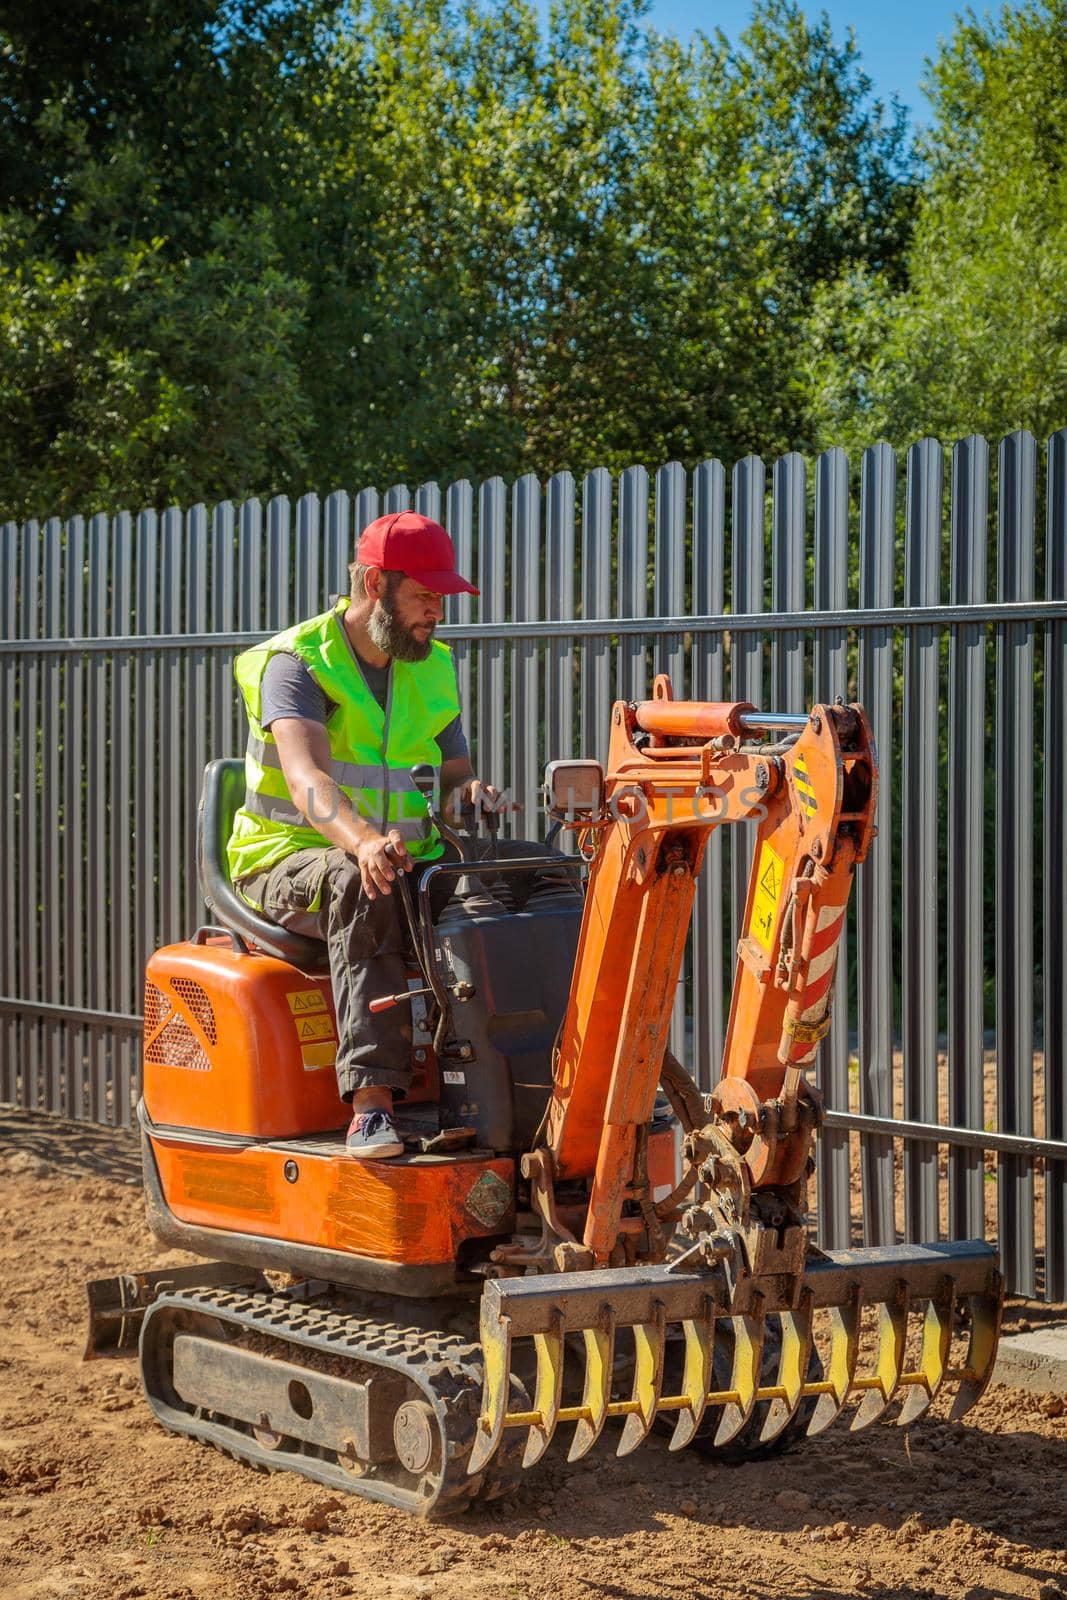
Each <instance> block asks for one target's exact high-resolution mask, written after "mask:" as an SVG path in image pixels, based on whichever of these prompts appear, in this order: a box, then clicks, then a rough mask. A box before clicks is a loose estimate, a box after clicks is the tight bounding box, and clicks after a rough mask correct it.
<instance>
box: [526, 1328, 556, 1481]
mask: <svg viewBox="0 0 1067 1600" xmlns="http://www.w3.org/2000/svg"><path fill="white" fill-rule="evenodd" d="M533 1338H534V1349H535V1350H536V1352H537V1376H536V1379H535V1381H534V1396H533V1410H534V1411H539V1412H540V1414H541V1420H540V1422H535V1423H534V1424H533V1425H532V1427H531V1428H530V1431H529V1433H528V1434H527V1436H526V1449H525V1451H524V1452H523V1457H522V1464H523V1466H524V1467H532V1466H533V1464H534V1462H535V1461H540V1459H541V1457H542V1456H543V1455H544V1453H545V1451H546V1450H547V1449H548V1447H549V1445H550V1444H551V1443H552V1435H553V1434H554V1433H555V1431H556V1421H557V1419H558V1417H559V1402H560V1395H561V1393H562V1391H563V1313H562V1311H559V1310H553V1311H552V1313H551V1314H550V1317H549V1326H548V1328H547V1329H546V1330H545V1332H544V1333H535V1334H534V1336H533Z"/></svg>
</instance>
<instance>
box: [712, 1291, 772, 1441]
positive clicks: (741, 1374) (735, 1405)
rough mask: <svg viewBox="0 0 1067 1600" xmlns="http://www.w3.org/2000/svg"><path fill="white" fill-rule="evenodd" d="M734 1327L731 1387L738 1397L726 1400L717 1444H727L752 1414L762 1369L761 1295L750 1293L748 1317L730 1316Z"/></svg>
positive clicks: (734, 1437) (735, 1436) (717, 1433)
mask: <svg viewBox="0 0 1067 1600" xmlns="http://www.w3.org/2000/svg"><path fill="white" fill-rule="evenodd" d="M730 1320H731V1321H732V1323H733V1327H734V1366H733V1372H732V1373H731V1374H730V1388H731V1390H732V1391H733V1392H734V1394H736V1395H737V1396H738V1398H737V1400H728V1401H727V1402H726V1404H725V1405H724V1406H723V1408H722V1416H721V1417H720V1419H719V1426H718V1429H717V1430H716V1434H715V1443H716V1444H730V1443H731V1441H732V1440H734V1439H736V1438H737V1435H738V1434H739V1433H740V1432H741V1430H742V1428H743V1427H744V1426H745V1423H746V1422H747V1421H748V1419H749V1417H750V1416H751V1415H752V1408H753V1406H754V1405H755V1404H756V1390H757V1389H758V1388H759V1381H760V1372H761V1371H762V1368H763V1296H762V1295H761V1294H753V1296H752V1310H751V1311H750V1312H749V1314H748V1316H745V1317H732V1318H731V1319H730Z"/></svg>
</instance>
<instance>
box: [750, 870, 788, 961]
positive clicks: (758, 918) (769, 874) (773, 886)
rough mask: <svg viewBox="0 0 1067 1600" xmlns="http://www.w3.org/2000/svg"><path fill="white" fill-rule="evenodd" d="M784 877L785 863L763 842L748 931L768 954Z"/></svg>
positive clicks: (772, 938) (772, 939)
mask: <svg viewBox="0 0 1067 1600" xmlns="http://www.w3.org/2000/svg"><path fill="white" fill-rule="evenodd" d="M784 878H785V863H784V862H783V860H782V858H781V856H780V855H778V853H777V851H775V850H772V849H771V847H770V845H769V844H765V845H764V846H763V849H762V850H761V851H760V858H759V872H758V873H757V875H756V894H755V898H754V899H753V901H752V922H751V925H750V926H749V930H748V931H749V933H750V934H751V935H752V937H753V939H755V940H756V942H757V943H758V944H761V945H762V946H763V948H764V950H766V951H767V953H768V955H769V954H770V950H771V944H772V943H773V941H774V924H775V922H776V921H777V918H778V901H779V899H780V898H781V894H782V882H783V880H784Z"/></svg>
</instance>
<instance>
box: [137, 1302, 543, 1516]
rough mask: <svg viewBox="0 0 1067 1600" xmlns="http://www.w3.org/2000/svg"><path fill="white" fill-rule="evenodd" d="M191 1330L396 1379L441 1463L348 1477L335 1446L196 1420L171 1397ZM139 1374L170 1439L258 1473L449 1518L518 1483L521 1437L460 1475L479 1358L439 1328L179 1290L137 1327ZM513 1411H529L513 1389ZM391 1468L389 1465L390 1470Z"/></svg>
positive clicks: (475, 1411) (477, 1399)
mask: <svg viewBox="0 0 1067 1600" xmlns="http://www.w3.org/2000/svg"><path fill="white" fill-rule="evenodd" d="M179 1332H180V1333H198V1334H201V1335H203V1336H206V1337H209V1338H216V1339H219V1338H221V1339H224V1340H225V1341H226V1342H227V1343H230V1342H233V1343H234V1344H236V1345H237V1346H238V1347H240V1344H241V1342H254V1344H255V1346H256V1348H257V1353H264V1352H266V1353H276V1354H277V1355H278V1356H279V1357H280V1358H282V1359H284V1360H285V1361H287V1362H290V1363H294V1364H296V1365H304V1366H311V1367H314V1366H315V1365H317V1364H318V1363H319V1362H321V1361H323V1360H328V1361H329V1362H330V1364H331V1366H332V1367H333V1368H334V1370H335V1371H336V1370H337V1366H338V1364H340V1365H341V1367H342V1369H343V1367H344V1366H345V1364H347V1363H350V1362H351V1363H353V1364H355V1363H358V1366H359V1369H360V1371H361V1375H363V1376H365V1375H366V1373H367V1370H368V1369H372V1370H373V1369H374V1368H379V1369H382V1370H385V1371H388V1372H390V1373H394V1374H399V1375H401V1376H402V1377H404V1378H405V1379H406V1380H407V1382H408V1384H409V1385H410V1386H411V1387H412V1388H413V1389H415V1390H416V1391H418V1393H419V1395H420V1397H421V1398H422V1399H424V1400H426V1401H427V1403H428V1404H429V1405H430V1406H431V1408H432V1410H433V1413H434V1416H435V1418H436V1421H437V1425H438V1428H439V1431H440V1444H441V1448H440V1450H439V1452H438V1454H439V1465H438V1466H437V1467H436V1468H434V1469H432V1470H430V1471H428V1472H427V1473H425V1474H424V1475H423V1476H422V1477H421V1478H414V1477H413V1476H412V1475H411V1474H408V1473H406V1472H405V1471H404V1470H403V1468H401V1467H400V1465H399V1463H398V1462H393V1463H391V1464H390V1463H384V1464H383V1463H379V1464H377V1465H376V1466H373V1467H370V1468H368V1469H367V1471H366V1472H365V1473H364V1475H362V1476H356V1475H355V1474H354V1473H353V1472H352V1471H351V1469H350V1468H349V1467H347V1466H346V1465H345V1464H344V1462H343V1460H342V1459H339V1452H340V1451H341V1450H343V1447H344V1446H343V1441H341V1440H338V1450H337V1451H334V1450H330V1449H324V1448H322V1447H321V1446H319V1445H312V1444H308V1443H306V1442H304V1441H301V1440H299V1439H295V1438H286V1439H285V1441H284V1446H283V1448H280V1449H277V1448H270V1447H268V1446H265V1445H263V1444H261V1443H259V1441H258V1440H257V1439H256V1438H255V1436H254V1434H253V1432H252V1430H251V1429H250V1428H249V1426H248V1425H247V1424H246V1423H244V1422H241V1421H238V1420H236V1419H234V1418H230V1417H226V1416H223V1415H220V1414H219V1413H218V1412H210V1413H208V1414H206V1415H202V1414H200V1408H190V1406H189V1405H187V1403H186V1402H185V1401H184V1400H183V1399H182V1398H181V1397H180V1396H179V1395H178V1393H177V1392H176V1390H175V1388H174V1385H173V1381H172V1373H171V1350H172V1345H173V1340H174V1336H175V1334H177V1333H179ZM141 1378H142V1382H143V1383H144V1388H145V1394H146V1396H147V1399H148V1403H149V1405H150V1406H151V1407H152V1410H153V1411H154V1412H155V1415H156V1416H157V1418H158V1419H159V1421H160V1422H161V1423H162V1424H163V1426H164V1427H165V1428H167V1429H168V1430H169V1431H170V1432H172V1433H181V1434H186V1435H188V1436H189V1437H190V1438H194V1439H199V1440H201V1441H202V1442H204V1443H205V1444H210V1445H213V1446H214V1447H215V1448H216V1449H219V1450H221V1451H224V1452H225V1453H226V1454H228V1455H230V1456H233V1457H234V1459H235V1460H237V1461H243V1462H246V1463H248V1464H249V1465H251V1466H253V1467H257V1468H259V1469H261V1470H263V1471H268V1472H277V1471H292V1472H299V1473H301V1474H302V1475H303V1476H304V1477H307V1478H311V1479H313V1480H314V1481H315V1482H317V1483H322V1484H327V1485H329V1487H330V1488H332V1489H336V1490H340V1491H341V1492H343V1493H345V1494H356V1495H361V1496H363V1497H364V1498H366V1499H369V1500H374V1501H377V1502H379V1503H382V1504H385V1505H393V1506H397V1507H400V1508H402V1509H404V1510H406V1511H410V1512H413V1513H415V1514H416V1515H418V1516H428V1517H433V1518H437V1517H449V1516H455V1515H456V1514H457V1513H459V1512H461V1511H465V1510H466V1509H467V1507H468V1506H469V1505H470V1504H471V1503H472V1502H473V1501H475V1500H478V1499H481V1500H488V1499H495V1498H496V1496H498V1495H500V1494H505V1493H507V1491H508V1490H510V1489H512V1488H513V1487H514V1486H515V1485H516V1483H517V1482H518V1480H519V1477H520V1476H521V1472H522V1466H521V1456H522V1451H521V1440H520V1439H518V1438H515V1437H514V1435H513V1436H512V1438H511V1439H508V1440H505V1443H504V1445H503V1446H502V1447H501V1449H500V1450H498V1451H497V1452H496V1454H495V1456H494V1457H493V1459H492V1460H491V1461H490V1462H489V1463H488V1465H487V1466H486V1468H485V1470H484V1471H483V1472H481V1473H479V1474H478V1475H477V1476H475V1477H471V1476H469V1475H468V1473H467V1460H468V1457H469V1455H470V1450H471V1446H472V1445H473V1443H474V1437H475V1431H476V1428H477V1422H478V1415H479V1412H480V1409H481V1399H482V1361H481V1351H480V1349H479V1347H478V1345H477V1344H472V1343H470V1342H469V1341H468V1340H465V1339H462V1338H459V1337H458V1336H453V1335H450V1334H446V1333H442V1334H435V1333H426V1332H423V1331H421V1330H420V1329H417V1328H401V1327H397V1326H394V1325H392V1324H389V1323H383V1322H379V1321H376V1320H374V1319H373V1318H366V1317H358V1316H355V1315H350V1314H348V1313H345V1312H341V1311H336V1310H331V1309H328V1308H323V1307H322V1306H319V1305H315V1304H310V1305H309V1304H307V1303H306V1302H301V1301H299V1300H297V1299H295V1298H293V1297H289V1296H287V1295H286V1294H285V1292H284V1291H280V1292H276V1293H274V1294H261V1293H249V1292H248V1291H246V1290H241V1289H234V1290H228V1289H188V1290H183V1291H181V1292H177V1293H173V1294H166V1295H161V1296H160V1298H159V1299H158V1300H156V1301H155V1302H154V1303H153V1305H152V1306H151V1307H150V1308H149V1310H148V1311H147V1313H146V1314H145V1319H144V1325H143V1327H142V1330H141ZM512 1404H513V1405H516V1406H522V1405H525V1404H528V1401H527V1400H526V1397H525V1395H524V1393H523V1392H522V1391H521V1388H520V1386H519V1385H517V1384H516V1387H515V1393H514V1395H513V1398H512ZM390 1466H391V1468H392V1470H391V1472H390V1470H389V1469H390Z"/></svg>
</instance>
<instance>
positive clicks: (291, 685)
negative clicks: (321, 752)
mask: <svg viewBox="0 0 1067 1600" xmlns="http://www.w3.org/2000/svg"><path fill="white" fill-rule="evenodd" d="M353 655H354V656H355V659H356V663H357V665H358V667H359V670H360V671H361V672H362V674H363V676H364V678H365V680H366V683H367V688H368V689H369V690H370V692H371V694H372V695H373V696H374V698H375V700H377V702H378V704H379V705H380V706H381V707H382V709H383V711H384V709H385V702H386V697H387V696H388V693H389V671H390V668H389V667H372V666H370V665H369V663H368V662H366V661H364V660H362V659H361V657H359V656H356V655H355V651H353ZM260 693H261V696H262V717H261V719H260V721H261V725H262V726H263V727H264V728H269V727H270V725H271V723H272V722H273V721H274V720H275V719H276V718H277V717H306V718H307V720H308V721H309V722H321V723H324V724H325V722H326V718H327V717H328V716H329V715H330V713H331V711H333V710H334V709H335V707H334V702H333V701H332V700H329V699H328V698H327V696H326V695H325V694H324V693H323V691H322V690H321V689H320V688H319V685H318V684H317V683H316V682H315V679H314V678H313V677H312V675H311V672H310V670H309V669H308V665H307V663H306V662H305V661H302V660H301V659H300V657H299V656H293V655H288V654H287V653H286V652H284V651H282V652H280V653H279V654H278V655H276V656H271V658H270V660H269V661H268V662H267V666H266V670H265V671H264V673H263V682H262V685H261V689H260ZM437 746H438V749H439V750H440V752H441V760H442V761H458V760H460V758H469V755H470V752H469V750H468V748H467V738H466V735H465V734H464V732H463V722H462V719H461V718H460V717H453V719H452V721H451V722H450V723H449V724H448V726H447V727H445V728H442V729H441V732H440V733H439V734H438V735H437Z"/></svg>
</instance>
